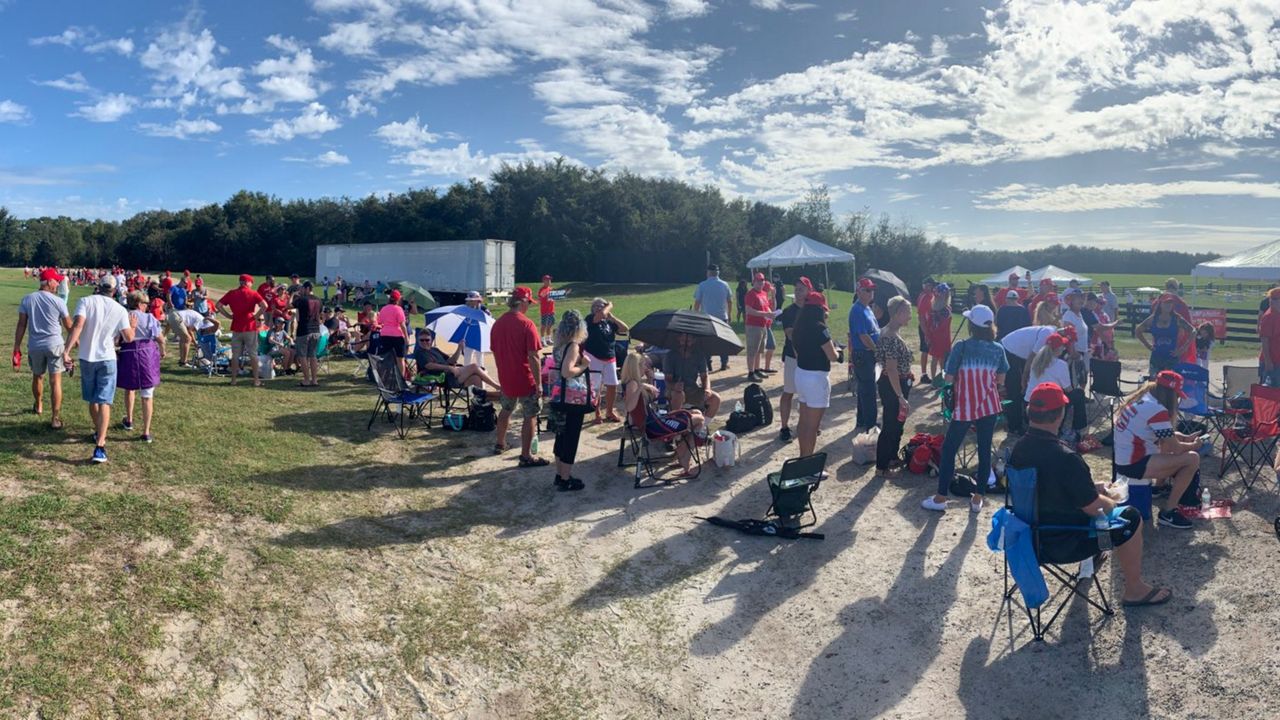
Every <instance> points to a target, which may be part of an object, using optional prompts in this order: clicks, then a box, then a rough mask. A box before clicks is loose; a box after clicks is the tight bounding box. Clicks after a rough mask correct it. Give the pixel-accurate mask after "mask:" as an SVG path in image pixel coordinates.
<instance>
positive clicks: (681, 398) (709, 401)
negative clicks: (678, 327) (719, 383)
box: [662, 334, 720, 420]
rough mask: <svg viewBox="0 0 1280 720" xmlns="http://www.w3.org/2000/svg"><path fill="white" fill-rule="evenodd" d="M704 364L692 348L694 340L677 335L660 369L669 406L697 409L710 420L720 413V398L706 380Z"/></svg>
mask: <svg viewBox="0 0 1280 720" xmlns="http://www.w3.org/2000/svg"><path fill="white" fill-rule="evenodd" d="M707 361H708V358H707V355H706V354H705V353H701V352H698V351H697V350H696V349H695V348H694V337H693V336H692V335H687V334H680V335H676V342H675V347H673V348H671V349H670V351H669V352H668V353H667V357H666V359H664V360H663V361H662V366H663V369H664V370H665V371H666V373H667V399H668V400H669V401H670V406H671V407H672V408H673V409H676V410H679V409H681V408H683V407H684V406H685V405H688V406H690V407H694V408H698V409H700V410H701V411H702V412H703V414H705V415H706V417H707V419H708V420H710V419H711V418H713V417H715V416H716V413H717V412H719V411H720V395H719V394H717V393H716V392H715V391H713V390H712V389H711V381H710V380H708V379H707Z"/></svg>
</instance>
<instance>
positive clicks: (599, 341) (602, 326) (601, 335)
mask: <svg viewBox="0 0 1280 720" xmlns="http://www.w3.org/2000/svg"><path fill="white" fill-rule="evenodd" d="M617 333H618V327H617V326H616V325H614V324H613V321H612V320H609V319H608V318H605V319H604V320H600V321H599V322H597V321H595V320H592V319H591V318H590V317H588V318H587V341H586V342H584V343H582V349H583V350H586V351H587V352H588V353H590V354H591V357H593V358H595V359H597V360H612V359H613V357H614V355H613V343H614V340H616V339H617Z"/></svg>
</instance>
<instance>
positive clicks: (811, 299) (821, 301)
mask: <svg viewBox="0 0 1280 720" xmlns="http://www.w3.org/2000/svg"><path fill="white" fill-rule="evenodd" d="M804 304H805V305H817V306H818V307H821V308H822V309H823V310H826V311H828V312H830V310H831V308H829V307H827V298H826V297H825V296H823V294H822V293H820V292H811V293H809V294H808V295H805V296H804Z"/></svg>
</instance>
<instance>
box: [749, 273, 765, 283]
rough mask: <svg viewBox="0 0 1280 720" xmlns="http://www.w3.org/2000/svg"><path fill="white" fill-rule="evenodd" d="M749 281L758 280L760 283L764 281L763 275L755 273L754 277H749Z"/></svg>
mask: <svg viewBox="0 0 1280 720" xmlns="http://www.w3.org/2000/svg"><path fill="white" fill-rule="evenodd" d="M751 279H752V280H760V281H762V280H764V273H759V272H758V273H756V274H755V275H753V276H752V277H751Z"/></svg>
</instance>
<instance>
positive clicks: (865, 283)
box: [858, 278, 876, 290]
mask: <svg viewBox="0 0 1280 720" xmlns="http://www.w3.org/2000/svg"><path fill="white" fill-rule="evenodd" d="M858 289H859V290H866V289H871V290H875V289H876V283H875V281H874V280H872V279H871V278H862V279H861V280H859V281H858Z"/></svg>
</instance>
